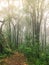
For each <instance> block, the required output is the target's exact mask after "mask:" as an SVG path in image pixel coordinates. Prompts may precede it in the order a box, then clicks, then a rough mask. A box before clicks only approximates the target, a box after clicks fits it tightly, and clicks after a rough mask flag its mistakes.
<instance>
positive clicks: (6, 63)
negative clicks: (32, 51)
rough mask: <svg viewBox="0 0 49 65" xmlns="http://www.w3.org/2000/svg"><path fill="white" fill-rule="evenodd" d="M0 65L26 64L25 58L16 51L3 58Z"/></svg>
mask: <svg viewBox="0 0 49 65" xmlns="http://www.w3.org/2000/svg"><path fill="white" fill-rule="evenodd" d="M0 65H28V64H27V63H26V58H25V57H24V55H23V54H22V53H18V52H16V53H15V54H14V55H12V56H11V57H7V58H5V59H3V62H2V63H1V64H0Z"/></svg>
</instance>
